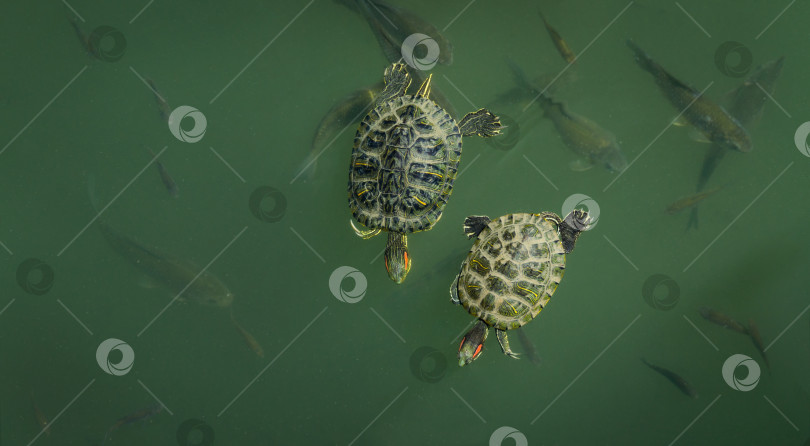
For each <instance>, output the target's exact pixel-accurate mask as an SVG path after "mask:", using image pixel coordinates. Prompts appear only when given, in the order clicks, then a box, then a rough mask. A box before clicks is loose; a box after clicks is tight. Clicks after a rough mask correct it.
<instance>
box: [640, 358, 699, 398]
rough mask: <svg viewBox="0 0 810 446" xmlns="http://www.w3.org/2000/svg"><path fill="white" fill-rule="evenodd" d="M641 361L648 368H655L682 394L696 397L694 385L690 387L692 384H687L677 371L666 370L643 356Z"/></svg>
mask: <svg viewBox="0 0 810 446" xmlns="http://www.w3.org/2000/svg"><path fill="white" fill-rule="evenodd" d="M641 362H643V363H644V364H645V365H646V366H647V367H649V368H651V369H653V370H655V371H656V372H658V373H660V374H661V375H663V376H664V377H665V378H666V379H668V380H669V382H671V383H672V384H674V385H675V387H677V388H678V390H680V391H681V392H683V394H684V395H686V396H688V397H690V398H697V397H698V394H697V392H696V391H695V389H694V387H692V385H691V384H689V382H688V381H686V380H685V379H683V378H681V376H680V375H678V374H677V373H675V372H673V371H670V370H667V369H665V368H663V367H658V366H657V365H654V364H650V363H649V362H647V360H646V359H644V358H641Z"/></svg>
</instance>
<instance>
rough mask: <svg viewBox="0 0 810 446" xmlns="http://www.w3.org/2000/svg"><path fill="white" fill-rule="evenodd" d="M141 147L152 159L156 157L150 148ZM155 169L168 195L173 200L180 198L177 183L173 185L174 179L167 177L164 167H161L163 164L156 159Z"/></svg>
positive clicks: (167, 173)
mask: <svg viewBox="0 0 810 446" xmlns="http://www.w3.org/2000/svg"><path fill="white" fill-rule="evenodd" d="M143 147H144V148H146V150H148V151H149V153H151V154H152V157H153V158H155V157H157V155H156V154H155V152H154V151H153V150H152V149H151V148H149V147H148V146H143ZM155 167H156V168H157V171H158V173H159V174H160V180H161V181H162V182H163V185H164V186H166V191H167V192H169V195H171V196H172V197H174V198H177V197H178V196H180V192H179V191H178V188H177V183H175V182H174V178H172V176H171V175H169V172H168V171H167V170H166V167H164V166H163V163H161V162H160V161H159V160H157V159H156V160H155Z"/></svg>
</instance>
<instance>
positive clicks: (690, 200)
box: [666, 186, 722, 215]
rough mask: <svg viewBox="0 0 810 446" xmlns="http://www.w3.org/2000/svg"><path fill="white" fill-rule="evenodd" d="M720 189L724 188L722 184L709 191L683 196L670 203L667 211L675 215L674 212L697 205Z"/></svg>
mask: <svg viewBox="0 0 810 446" xmlns="http://www.w3.org/2000/svg"><path fill="white" fill-rule="evenodd" d="M720 189H722V188H721V187H720V186H718V187H714V188H712V189H709V190H707V191H703V192H698V193H696V194H692V195H690V196H688V197H683V198H681V199H679V200H677V201H675V202H674V203H672V204H670V205H669V206H667V210H666V212H667V214H669V215H674V214H677V213H678V212H681V211H682V210H684V209H686V208H690V207H692V206H697V204H698V203H700V202H701V201H703V200H705V199H706V198H708V197H709V196H710V195H713V194H714V193H715V192H717V191H719V190H720Z"/></svg>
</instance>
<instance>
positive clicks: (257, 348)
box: [231, 308, 264, 358]
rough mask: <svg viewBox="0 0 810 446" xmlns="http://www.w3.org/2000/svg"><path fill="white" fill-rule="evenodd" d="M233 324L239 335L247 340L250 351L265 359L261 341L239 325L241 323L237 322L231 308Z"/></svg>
mask: <svg viewBox="0 0 810 446" xmlns="http://www.w3.org/2000/svg"><path fill="white" fill-rule="evenodd" d="M231 322H233V325H234V326H235V327H236V330H237V331H239V334H241V335H242V337H243V338H244V339H245V342H246V343H247V345H248V347H250V349H251V350H253V352H254V353H256V355H257V356H258V357H260V358H264V349H263V348H262V346H261V344H259V341H257V340H256V338H254V337H253V335H251V334H250V333H248V331H247V330H245V329H244V328H242V326H241V325H239V322H236V318H235V317H234V315H233V308H231Z"/></svg>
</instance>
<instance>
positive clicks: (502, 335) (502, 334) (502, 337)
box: [495, 328, 520, 359]
mask: <svg viewBox="0 0 810 446" xmlns="http://www.w3.org/2000/svg"><path fill="white" fill-rule="evenodd" d="M495 334H496V335H498V343H499V344H501V350H503V354H504V355H506V356H508V357H510V358H514V359H520V355H519V354H517V353H515V352H513V351H512V349H511V348H509V339H508V338H507V337H506V330H501V329H500V328H496V329H495Z"/></svg>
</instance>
